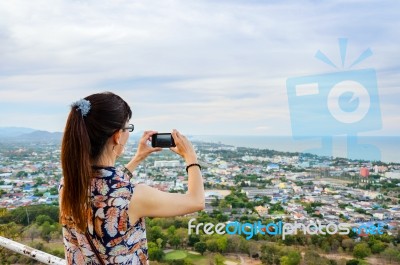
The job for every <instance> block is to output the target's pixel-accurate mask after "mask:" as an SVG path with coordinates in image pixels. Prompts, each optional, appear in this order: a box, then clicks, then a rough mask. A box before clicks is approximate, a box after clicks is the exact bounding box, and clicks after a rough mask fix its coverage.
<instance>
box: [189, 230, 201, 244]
mask: <svg viewBox="0 0 400 265" xmlns="http://www.w3.org/2000/svg"><path fill="white" fill-rule="evenodd" d="M199 241H200V236H199V235H196V234H193V233H191V234H190V235H189V241H188V245H189V246H191V247H193V246H194V244H196V243H197V242H199Z"/></svg>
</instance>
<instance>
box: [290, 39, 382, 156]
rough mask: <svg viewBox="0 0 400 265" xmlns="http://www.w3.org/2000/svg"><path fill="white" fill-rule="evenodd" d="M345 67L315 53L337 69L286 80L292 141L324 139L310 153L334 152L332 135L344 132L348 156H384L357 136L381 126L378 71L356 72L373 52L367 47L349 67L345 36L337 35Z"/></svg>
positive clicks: (318, 57)
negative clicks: (314, 138)
mask: <svg viewBox="0 0 400 265" xmlns="http://www.w3.org/2000/svg"><path fill="white" fill-rule="evenodd" d="M339 50H340V57H341V67H342V69H340V70H339V67H338V66H337V65H335V64H334V63H333V62H332V61H331V60H330V59H329V58H328V57H327V56H326V55H325V54H324V53H322V52H321V51H319V50H318V51H317V53H316V55H315V57H316V58H317V59H319V60H320V61H322V62H324V63H325V64H328V65H330V66H332V67H334V68H335V69H338V71H336V72H332V73H325V74H316V75H309V76H301V77H292V78H288V79H287V82H286V89H287V94H288V101H289V110H290V119H291V125H292V134H293V138H294V139H306V138H313V137H316V136H318V137H320V138H321V148H319V149H317V150H308V151H307V152H312V153H316V154H319V155H327V156H332V153H333V152H332V151H333V146H332V139H333V136H339V135H346V140H347V158H350V159H354V158H357V159H360V158H361V159H367V160H380V157H381V154H380V150H379V149H378V148H377V147H376V146H373V145H367V144H361V143H358V139H357V138H358V137H357V136H358V134H359V133H364V132H367V131H372V130H378V129H381V128H382V119H381V111H380V105H379V96H378V86H377V78H376V72H375V70H374V69H370V68H368V69H358V70H352V68H353V67H354V66H356V65H357V64H359V63H361V62H362V61H364V60H365V59H367V58H368V57H370V56H371V55H372V51H371V49H369V48H368V49H366V50H365V51H364V52H363V53H361V55H359V56H358V58H357V59H356V60H355V61H354V62H352V63H351V64H349V66H347V64H346V61H345V58H346V54H347V39H339Z"/></svg>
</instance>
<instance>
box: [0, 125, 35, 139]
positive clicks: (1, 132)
mask: <svg viewBox="0 0 400 265" xmlns="http://www.w3.org/2000/svg"><path fill="white" fill-rule="evenodd" d="M34 131H36V130H35V129H32V128H24V127H0V137H1V138H3V137H17V136H20V135H22V134H27V133H31V132H34Z"/></svg>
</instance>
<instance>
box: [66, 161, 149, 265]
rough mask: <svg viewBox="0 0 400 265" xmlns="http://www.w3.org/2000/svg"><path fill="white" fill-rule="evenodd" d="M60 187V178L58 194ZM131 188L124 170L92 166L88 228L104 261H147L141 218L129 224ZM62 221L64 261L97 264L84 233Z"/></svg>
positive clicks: (144, 263)
mask: <svg viewBox="0 0 400 265" xmlns="http://www.w3.org/2000/svg"><path fill="white" fill-rule="evenodd" d="M62 189H63V181H62V180H61V184H60V194H61V192H62ZM134 189H135V186H134V185H132V184H131V183H130V181H129V177H128V174H127V172H125V173H124V172H123V171H122V170H118V169H116V168H114V167H94V176H93V178H92V181H91V206H92V207H91V211H89V213H88V214H89V215H88V231H89V234H90V236H91V238H92V241H93V244H94V245H95V247H96V248H97V250H98V252H99V253H100V256H101V257H102V259H103V260H104V263H105V264H120V265H125V264H134V265H136V264H137V265H147V264H149V262H148V254H147V238H146V227H145V222H144V218H140V219H139V220H138V221H137V222H136V223H135V224H132V223H131V222H130V221H129V217H128V206H129V202H130V199H131V197H132V194H133V192H134ZM62 225H63V229H62V230H63V238H64V248H65V257H66V260H67V263H68V264H79V265H81V264H100V263H99V261H98V260H97V258H96V255H95V253H94V252H93V251H92V249H91V247H90V244H89V242H88V241H87V239H86V237H85V234H81V233H79V232H78V231H77V230H76V229H75V226H74V221H73V220H72V219H71V218H69V219H67V218H66V219H63V220H62Z"/></svg>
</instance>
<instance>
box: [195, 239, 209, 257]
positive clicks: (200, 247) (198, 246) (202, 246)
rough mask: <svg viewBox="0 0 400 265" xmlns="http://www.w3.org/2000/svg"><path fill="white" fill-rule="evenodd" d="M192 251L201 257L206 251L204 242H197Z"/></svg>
mask: <svg viewBox="0 0 400 265" xmlns="http://www.w3.org/2000/svg"><path fill="white" fill-rule="evenodd" d="M194 250H196V251H197V252H199V253H200V254H201V255H203V254H204V252H206V250H207V244H206V243H204V242H197V243H195V244H194Z"/></svg>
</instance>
